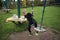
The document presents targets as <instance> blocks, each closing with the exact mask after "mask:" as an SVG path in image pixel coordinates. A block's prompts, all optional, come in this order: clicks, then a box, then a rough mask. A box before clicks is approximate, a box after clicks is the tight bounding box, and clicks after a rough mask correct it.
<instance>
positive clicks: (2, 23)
mask: <svg viewBox="0 0 60 40" xmlns="http://www.w3.org/2000/svg"><path fill="white" fill-rule="evenodd" d="M23 9H24V8H21V15H23V14H22V11H23ZM26 9H27V11H28V12H31V8H26ZM42 9H43V7H34V18H35V20H36V21H37V23H38V24H39V23H40V21H41V16H42ZM13 14H17V9H13V10H11V11H10V13H5V12H0V40H7V37H8V35H9V34H10V33H12V32H21V31H24V30H27V25H28V23H27V22H26V23H23V24H18V23H17V22H16V23H17V24H14V23H12V22H8V23H7V22H6V19H7V18H8V17H11V16H12V15H13ZM43 25H44V26H46V27H50V28H53V29H56V30H58V31H60V7H54V6H50V7H46V10H45V14H44V20H43Z"/></svg>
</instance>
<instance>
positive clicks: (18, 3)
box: [6, 0, 46, 31]
mask: <svg viewBox="0 0 60 40" xmlns="http://www.w3.org/2000/svg"><path fill="white" fill-rule="evenodd" d="M30 1H31V2H32V10H33V7H34V0H30ZM7 3H8V0H6V9H8V4H7ZM17 5H18V17H17V18H15V20H13V21H21V19H24V18H22V17H21V16H20V0H17ZM45 8H46V0H44V6H43V11H42V18H41V23H40V27H37V28H35V30H36V31H46V29H44V28H43V27H42V23H43V19H44V11H45ZM32 14H33V11H32ZM11 18H12V17H11ZM11 18H9V19H11ZM13 18H14V17H13ZM16 19H17V20H16ZM7 20H8V19H7ZM24 20H25V21H27V19H24Z"/></svg>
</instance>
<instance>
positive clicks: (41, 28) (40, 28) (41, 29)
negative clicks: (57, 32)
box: [32, 0, 46, 32]
mask: <svg viewBox="0 0 60 40" xmlns="http://www.w3.org/2000/svg"><path fill="white" fill-rule="evenodd" d="M33 7H34V0H33V1H32V10H33ZM45 7H46V0H44V5H43V11H42V18H41V23H40V27H37V28H35V30H36V31H39V32H40V31H41V32H44V31H46V29H44V28H43V27H42V23H43V18H44V11H45ZM32 14H33V11H32Z"/></svg>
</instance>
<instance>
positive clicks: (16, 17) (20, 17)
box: [6, 0, 27, 23]
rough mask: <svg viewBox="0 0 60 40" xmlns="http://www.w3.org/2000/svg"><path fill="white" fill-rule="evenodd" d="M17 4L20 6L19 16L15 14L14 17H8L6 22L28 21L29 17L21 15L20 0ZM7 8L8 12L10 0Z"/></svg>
mask: <svg viewBox="0 0 60 40" xmlns="http://www.w3.org/2000/svg"><path fill="white" fill-rule="evenodd" d="M17 6H18V16H17V15H16V14H14V15H13V16H12V17H10V18H7V20H6V22H12V21H18V22H19V23H23V22H25V21H27V19H26V18H25V17H24V16H20V0H17ZM6 9H7V12H8V0H6Z"/></svg>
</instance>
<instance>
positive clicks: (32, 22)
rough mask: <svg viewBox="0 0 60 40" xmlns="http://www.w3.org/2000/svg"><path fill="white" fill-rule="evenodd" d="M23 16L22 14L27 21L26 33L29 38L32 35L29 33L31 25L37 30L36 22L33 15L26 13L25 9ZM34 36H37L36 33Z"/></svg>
mask: <svg viewBox="0 0 60 40" xmlns="http://www.w3.org/2000/svg"><path fill="white" fill-rule="evenodd" d="M23 14H24V16H25V18H27V20H28V23H29V24H28V31H29V33H30V35H29V36H31V35H32V33H31V25H32V24H33V25H34V26H35V28H37V22H36V21H35V19H34V18H33V14H31V13H27V11H26V9H25V10H24V11H23ZM35 35H38V31H36V34H35Z"/></svg>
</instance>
